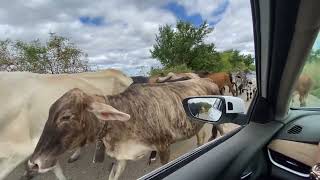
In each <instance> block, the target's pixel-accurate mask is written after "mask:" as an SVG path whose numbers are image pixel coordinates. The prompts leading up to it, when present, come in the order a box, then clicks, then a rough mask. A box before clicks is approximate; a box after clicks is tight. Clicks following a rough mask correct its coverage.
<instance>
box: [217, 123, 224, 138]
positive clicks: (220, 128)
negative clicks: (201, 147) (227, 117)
mask: <svg viewBox="0 0 320 180" xmlns="http://www.w3.org/2000/svg"><path fill="white" fill-rule="evenodd" d="M217 130H218V131H219V134H220V136H223V135H224V130H223V127H222V125H217Z"/></svg>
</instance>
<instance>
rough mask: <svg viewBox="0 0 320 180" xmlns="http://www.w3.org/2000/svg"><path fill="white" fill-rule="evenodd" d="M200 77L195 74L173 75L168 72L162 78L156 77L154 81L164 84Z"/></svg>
mask: <svg viewBox="0 0 320 180" xmlns="http://www.w3.org/2000/svg"><path fill="white" fill-rule="evenodd" d="M199 78H200V77H199V76H198V75H197V74H195V73H173V72H169V73H168V74H167V75H166V76H164V77H158V78H157V79H156V82H157V83H164V82H176V81H185V80H188V79H199Z"/></svg>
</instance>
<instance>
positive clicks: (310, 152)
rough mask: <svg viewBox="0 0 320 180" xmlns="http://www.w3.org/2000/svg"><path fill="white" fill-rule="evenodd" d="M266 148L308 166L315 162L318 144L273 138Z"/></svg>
mask: <svg viewBox="0 0 320 180" xmlns="http://www.w3.org/2000/svg"><path fill="white" fill-rule="evenodd" d="M268 148H269V149H270V150H272V151H275V152H278V153H281V154H283V155H285V156H287V157H290V158H292V159H294V160H296V161H299V162H301V163H304V164H306V165H308V166H310V167H311V166H313V165H314V164H316V161H315V158H314V157H316V153H317V152H318V146H317V145H315V144H309V143H302V142H295V141H288V140H281V139H275V140H273V141H271V143H270V144H269V145H268Z"/></svg>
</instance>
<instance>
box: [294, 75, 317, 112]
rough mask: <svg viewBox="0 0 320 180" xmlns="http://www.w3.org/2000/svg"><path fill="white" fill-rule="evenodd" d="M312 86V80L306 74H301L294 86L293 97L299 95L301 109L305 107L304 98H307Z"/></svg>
mask: <svg viewBox="0 0 320 180" xmlns="http://www.w3.org/2000/svg"><path fill="white" fill-rule="evenodd" d="M312 84H313V82H312V79H311V78H310V76H308V75H307V74H301V75H300V77H299V79H298V81H297V83H296V84H295V87H294V93H293V96H294V95H296V94H299V101H300V106H301V107H303V106H306V98H307V97H308V94H309V92H310V90H311V87H312ZM292 100H293V99H292Z"/></svg>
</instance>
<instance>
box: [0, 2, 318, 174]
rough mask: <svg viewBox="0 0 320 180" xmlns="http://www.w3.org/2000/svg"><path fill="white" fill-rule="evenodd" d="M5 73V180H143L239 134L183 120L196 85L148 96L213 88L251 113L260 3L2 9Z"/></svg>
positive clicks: (0, 118)
mask: <svg viewBox="0 0 320 180" xmlns="http://www.w3.org/2000/svg"><path fill="white" fill-rule="evenodd" d="M310 63H316V61H314V62H310ZM311 68H313V67H312V66H310V69H311ZM110 69H112V70H110ZM313 70H315V69H313ZM0 71H1V72H0V100H1V102H4V103H2V105H0V124H1V131H0V159H1V161H0V169H1V172H0V179H3V178H4V179H19V178H20V177H21V176H22V175H23V174H24V172H25V170H26V169H25V167H29V168H30V169H31V170H32V171H31V170H30V172H29V173H31V174H32V173H35V172H37V171H38V170H39V172H40V171H43V172H45V171H47V170H50V169H51V168H54V167H55V168H58V167H62V170H63V174H64V175H65V176H66V177H67V179H79V180H81V179H106V178H107V177H108V176H109V175H110V176H112V177H113V178H114V179H117V178H120V179H137V178H138V177H141V176H142V175H144V174H146V173H148V172H150V171H152V170H154V169H156V168H158V167H161V166H162V165H163V164H164V163H163V162H168V161H172V160H174V159H176V158H177V157H180V156H182V155H184V154H185V153H188V152H190V151H192V150H193V149H195V148H197V147H199V146H201V145H203V144H205V143H207V142H208V141H210V140H212V139H216V138H218V137H220V136H223V135H225V134H227V133H228V132H230V131H232V130H233V129H235V128H237V127H239V125H236V124H232V123H226V124H222V125H219V126H213V125H212V124H200V125H198V124H199V123H195V122H192V123H190V122H189V119H188V121H182V122H181V121H180V117H182V115H184V113H185V112H183V111H182V110H183V108H182V103H181V101H182V99H181V97H182V95H183V93H185V92H189V89H186V88H188V87H189V86H179V85H172V86H174V87H175V88H176V89H172V90H171V91H169V92H168V91H167V90H163V89H165V88H162V89H161V88H159V89H160V90H159V91H158V90H157V91H149V90H146V89H143V88H144V87H145V86H148V85H146V84H149V85H150V84H157V83H159V84H160V83H172V84H174V83H175V82H177V81H179V82H180V81H181V82H182V83H183V82H184V81H187V80H190V79H198V78H209V79H211V81H213V83H214V84H215V85H217V86H216V87H217V88H216V89H214V90H215V91H214V92H215V94H222V95H225V96H236V97H240V98H241V99H243V101H244V102H245V106H246V111H247V110H248V108H249V106H250V104H251V102H252V100H253V99H254V95H255V92H256V91H257V87H256V84H257V82H256V73H255V54H254V38H253V27H252V17H251V7H250V1H248V0H235V1H229V0H217V1H209V0H206V1H202V0H191V1H189V0H188V1H182V0H173V1H130V0H108V1H95V0H94V1H89V0H81V1H53V0H51V1H50V0H46V1H41V0H34V1H21V0H10V1H8V2H2V3H1V7H0ZM150 86H153V85H150ZM154 86H156V85H154ZM160 86H161V85H159V87H160ZM164 86H165V85H164ZM181 87H182V88H181ZM314 87H315V86H314ZM139 88H140V89H139ZM203 89H206V88H202V89H201V90H203ZM192 92H193V93H194V94H192V95H197V93H198V91H196V90H193V91H192ZM208 92H209V91H208ZM210 92H211V91H210ZM212 92H213V91H212ZM317 92H318V91H317V89H312V90H311V94H313V93H317ZM319 93H320V92H319ZM142 95H143V97H142ZM201 95H206V94H205V93H204V92H201ZM210 95H211V94H210ZM111 96H112V97H111ZM180 96H181V97H180ZM313 96H316V95H313ZM120 97H121V98H120ZM72 98H74V99H72ZM179 98H180V99H179ZM176 99H179V101H178V102H177V101H175V100H176ZM79 103H80V104H79ZM81 103H82V104H81ZM105 103H113V104H107V105H106V104H105ZM210 106H211V105H209V106H208V107H207V110H209V108H210ZM215 106H217V107H218V106H220V102H219V103H218V101H217V103H216V104H215ZM230 107H231V106H230ZM154 111H156V113H155V112H154ZM86 113H87V114H86ZM152 113H153V114H152ZM154 114H156V115H154ZM172 114H173V115H172ZM173 116H174V117H176V118H175V120H176V122H171V121H165V120H166V118H167V119H168V118H171V117H173ZM89 117H90V118H89ZM136 117H139V118H136ZM82 118H87V121H83V119H82ZM95 118H97V119H98V120H99V121H94V122H95V123H92V121H90V122H89V120H88V119H90V120H92V119H95ZM130 118H131V119H130ZM134 118H135V120H136V121H134V122H132V121H133V120H132V119H134ZM79 119H80V120H79ZM137 119H139V122H138V120H137ZM48 121H50V122H48ZM105 121H112V122H110V123H105ZM116 121H121V122H116ZM47 122H48V123H47ZM84 122H85V123H84ZM135 122H137V123H135ZM46 123H47V124H46ZM90 123H91V124H90ZM117 123H118V124H117ZM52 124H54V125H52ZM106 124H108V125H106ZM110 124H111V125H110ZM185 124H188V125H190V126H192V127H189V126H184V125H185ZM195 124H196V125H197V126H196V125H195ZM50 125H52V126H50ZM109 125H110V126H109ZM100 126H101V127H100ZM108 126H109V127H108ZM168 127H169V128H168ZM45 128H49V129H45ZM55 128H56V129H55ZM165 128H167V129H165ZM44 129H45V130H44ZM66 129H67V130H66ZM178 131H179V132H178ZM48 132H49V133H48ZM177 132H178V133H177ZM41 134H42V135H43V136H41ZM48 134H50V135H48ZM214 134H216V135H214ZM60 135H61V137H64V136H66V138H65V139H56V140H55V141H53V140H52V142H51V141H49V139H50V138H51V139H52V138H58V137H60ZM40 136H41V138H40ZM103 138H105V139H104V141H105V142H108V143H105V144H107V145H106V146H105V147H104V146H103V145H104V144H103V143H102V141H103ZM41 142H42V143H43V144H46V145H47V146H49V145H50V148H49V150H48V151H49V152H43V154H41V153H40V152H39V153H38V155H39V154H41V155H42V156H41V157H46V156H49V155H50V158H49V157H46V161H45V162H42V163H39V162H41V158H40V157H35V156H36V155H35V156H32V155H33V154H37V153H33V152H34V151H37V150H39V149H45V148H44V147H43V148H40V147H41V145H39V144H41ZM156 143H158V144H156ZM37 144H38V145H39V148H37V150H36V146H37ZM48 144H49V145H48ZM155 144H156V145H155ZM47 146H46V147H47ZM164 147H165V148H164ZM167 147H169V148H167ZM104 148H105V149H106V151H107V152H108V153H107V154H106V155H105V157H104V161H103V155H102V154H103V153H101V152H103V150H104ZM155 150H156V151H155ZM61 152H63V154H61ZM99 152H100V154H99ZM51 156H54V157H51ZM93 159H94V161H95V162H100V161H102V163H95V164H93V163H91V162H92V161H93ZM116 159H118V161H117V160H116ZM25 160H27V161H28V164H27V166H26V164H25V162H26V161H25ZM57 160H59V161H57ZM125 160H128V161H125ZM56 162H60V164H56ZM53 165H56V166H53ZM112 167H118V168H112ZM112 169H113V170H112ZM117 169H118V170H117ZM122 169H124V170H123V172H122V171H121V170H122ZM116 170H117V171H116ZM115 171H116V172H115ZM54 172H61V171H60V170H56V169H55V170H54ZM27 175H28V174H27ZM60 175H61V173H60ZM28 176H29V175H28ZM30 176H31V175H30ZM37 176H38V177H36V179H37V178H38V179H54V178H55V177H54V176H55V174H54V173H42V174H40V175H37Z"/></svg>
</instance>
